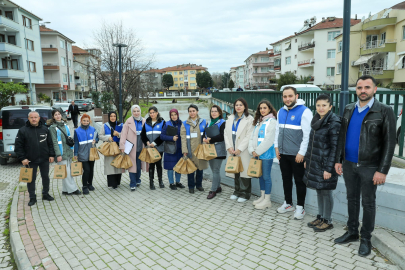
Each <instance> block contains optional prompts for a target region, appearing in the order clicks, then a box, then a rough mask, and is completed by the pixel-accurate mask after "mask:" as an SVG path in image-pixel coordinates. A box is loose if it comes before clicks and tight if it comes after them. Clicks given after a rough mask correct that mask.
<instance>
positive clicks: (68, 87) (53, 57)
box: [37, 26, 83, 102]
mask: <svg viewBox="0 0 405 270" xmlns="http://www.w3.org/2000/svg"><path fill="white" fill-rule="evenodd" d="M40 33H41V48H42V61H43V69H44V84H41V85H37V92H41V93H44V94H46V95H47V96H49V97H51V99H53V100H54V101H58V102H68V101H70V100H74V99H76V98H82V97H83V94H82V93H80V92H78V91H77V92H76V86H75V81H74V69H73V51H72V44H73V43H74V41H73V40H71V39H70V38H68V37H66V36H64V35H63V34H61V33H60V32H58V31H56V30H53V29H50V28H47V27H45V26H41V27H40Z"/></svg>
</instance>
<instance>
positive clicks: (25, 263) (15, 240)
mask: <svg viewBox="0 0 405 270" xmlns="http://www.w3.org/2000/svg"><path fill="white" fill-rule="evenodd" d="M18 196H19V186H17V188H16V189H15V191H14V195H13V202H12V204H11V211H10V243H11V250H12V251H13V256H14V260H15V263H16V264H17V268H18V269H20V270H29V269H33V268H32V266H31V262H30V260H29V259H28V256H27V253H26V252H25V247H24V244H23V242H22V240H21V236H20V230H19V229H18V220H17V203H18Z"/></svg>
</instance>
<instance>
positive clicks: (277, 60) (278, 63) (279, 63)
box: [274, 58, 281, 67]
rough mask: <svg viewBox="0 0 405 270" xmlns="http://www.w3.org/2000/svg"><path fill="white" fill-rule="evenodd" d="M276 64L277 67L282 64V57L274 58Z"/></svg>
mask: <svg viewBox="0 0 405 270" xmlns="http://www.w3.org/2000/svg"><path fill="white" fill-rule="evenodd" d="M274 65H275V66H276V67H278V66H280V65H281V59H280V58H277V59H274Z"/></svg>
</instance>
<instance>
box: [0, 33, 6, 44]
mask: <svg viewBox="0 0 405 270" xmlns="http://www.w3.org/2000/svg"><path fill="white" fill-rule="evenodd" d="M0 42H6V36H5V35H3V34H0Z"/></svg>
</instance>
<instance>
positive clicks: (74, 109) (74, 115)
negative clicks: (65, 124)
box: [68, 101, 80, 128]
mask: <svg viewBox="0 0 405 270" xmlns="http://www.w3.org/2000/svg"><path fill="white" fill-rule="evenodd" d="M68 113H70V115H71V117H72V120H73V125H74V127H75V128H77V116H78V115H80V111H79V107H77V105H75V102H74V101H72V104H71V105H69V109H68Z"/></svg>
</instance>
